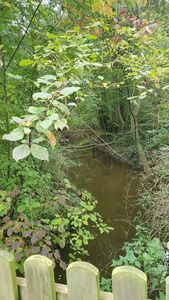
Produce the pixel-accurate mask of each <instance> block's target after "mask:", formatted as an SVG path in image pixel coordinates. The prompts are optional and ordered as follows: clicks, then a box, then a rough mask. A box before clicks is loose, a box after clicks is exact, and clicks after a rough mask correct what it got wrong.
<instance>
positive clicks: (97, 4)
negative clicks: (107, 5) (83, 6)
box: [92, 0, 103, 12]
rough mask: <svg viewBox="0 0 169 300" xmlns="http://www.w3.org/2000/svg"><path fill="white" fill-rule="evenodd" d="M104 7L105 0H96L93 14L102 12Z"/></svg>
mask: <svg viewBox="0 0 169 300" xmlns="http://www.w3.org/2000/svg"><path fill="white" fill-rule="evenodd" d="M102 7H103V0H96V1H94V3H93V5H92V10H93V12H101V11H102Z"/></svg>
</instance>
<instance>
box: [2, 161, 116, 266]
mask: <svg viewBox="0 0 169 300" xmlns="http://www.w3.org/2000/svg"><path fill="white" fill-rule="evenodd" d="M19 180H20V182H19ZM16 181H17V183H18V184H19V186H18V187H17V189H16V187H15V189H14V190H13V191H12V192H11V191H1V192H0V225H1V232H0V247H2V248H5V249H7V250H8V251H10V252H12V253H13V254H14V256H15V259H16V263H17V267H18V268H19V270H20V271H23V262H24V260H25V259H26V258H27V257H28V256H29V255H31V254H36V253H39V254H42V255H46V256H47V257H49V258H51V259H53V260H55V261H56V262H57V263H59V265H60V267H61V268H63V269H65V267H66V264H65V262H64V261H63V260H62V249H64V248H65V247H66V248H67V249H68V252H69V259H71V260H74V259H77V258H78V257H80V256H81V255H82V254H83V255H84V254H86V255H87V254H88V252H87V250H86V249H85V248H86V245H88V243H89V241H90V240H93V239H94V237H95V235H96V234H98V233H104V232H107V233H108V232H109V230H110V229H111V228H110V227H108V226H107V225H106V224H105V223H103V220H102V218H101V216H100V214H99V213H97V212H96V211H95V209H96V204H97V201H96V200H95V199H94V198H93V197H92V196H91V194H90V193H88V192H86V191H79V190H77V189H76V188H75V187H74V186H72V185H71V183H70V182H69V180H68V179H65V180H64V181H63V182H62V183H58V182H57V183H56V182H54V181H53V178H52V176H51V175H50V174H48V173H46V174H45V176H44V175H43V174H42V175H41V174H40V173H39V172H37V171H36V170H32V169H31V170H29V167H28V165H27V164H26V165H25V169H23V168H21V169H20V168H19V169H18V172H17V176H16ZM13 183H14V182H13Z"/></svg>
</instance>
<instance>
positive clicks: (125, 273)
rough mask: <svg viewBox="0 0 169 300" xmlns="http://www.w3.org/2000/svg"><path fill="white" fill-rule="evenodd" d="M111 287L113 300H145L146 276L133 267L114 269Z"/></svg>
mask: <svg viewBox="0 0 169 300" xmlns="http://www.w3.org/2000/svg"><path fill="white" fill-rule="evenodd" d="M112 285H113V299H114V300H147V276H146V275H145V274H144V273H143V272H142V271H140V270H138V269H136V268H134V267H129V266H124V267H118V268H115V269H114V270H113V272H112Z"/></svg>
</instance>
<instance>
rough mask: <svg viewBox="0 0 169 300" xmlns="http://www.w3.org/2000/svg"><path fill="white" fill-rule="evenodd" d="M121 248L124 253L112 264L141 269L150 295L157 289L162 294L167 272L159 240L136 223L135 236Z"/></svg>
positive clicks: (163, 251)
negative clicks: (146, 280) (145, 277)
mask: <svg viewBox="0 0 169 300" xmlns="http://www.w3.org/2000/svg"><path fill="white" fill-rule="evenodd" d="M122 249H123V251H124V253H125V255H124V256H121V255H120V256H119V258H118V259H116V260H113V262H112V266H113V267H117V266H122V265H131V266H134V267H136V268H139V269H141V270H142V271H143V272H145V273H146V275H147V277H148V291H149V294H150V296H152V292H153V293H154V294H155V295H159V291H160V292H161V295H162V293H163V291H164V290H165V279H166V277H167V274H169V273H168V266H167V263H166V262H165V248H164V246H163V245H162V243H161V242H160V240H159V239H158V238H155V237H154V238H152V237H150V236H149V235H148V230H147V228H144V227H142V226H140V225H137V226H136V235H135V238H134V239H133V241H132V242H130V243H128V242H127V243H125V244H124V246H123V248H122ZM161 297H162V296H161ZM161 299H162V298H161Z"/></svg>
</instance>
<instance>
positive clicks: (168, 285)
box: [166, 276, 169, 300]
mask: <svg viewBox="0 0 169 300" xmlns="http://www.w3.org/2000/svg"><path fill="white" fill-rule="evenodd" d="M166 300H169V276H168V277H167V278H166Z"/></svg>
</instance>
